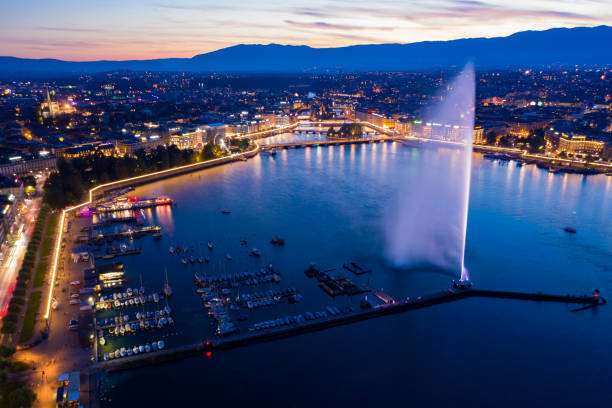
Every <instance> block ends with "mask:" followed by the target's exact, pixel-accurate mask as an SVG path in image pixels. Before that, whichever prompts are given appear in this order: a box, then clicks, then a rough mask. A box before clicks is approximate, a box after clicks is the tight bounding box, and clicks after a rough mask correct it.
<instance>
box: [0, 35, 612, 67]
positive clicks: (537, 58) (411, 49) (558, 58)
mask: <svg viewBox="0 0 612 408" xmlns="http://www.w3.org/2000/svg"><path fill="white" fill-rule="evenodd" d="M610 44H612V27H610V26H598V27H577V28H553V29H550V30H545V31H522V32H518V33H515V34H512V35H510V36H508V37H495V38H466V39H459V40H452V41H423V42H417V43H411V44H373V45H355V46H350V47H339V48H312V47H308V46H305V45H300V46H292V45H278V44H268V45H260V44H248V45H245V44H241V45H236V46H233V47H228V48H223V49H220V50H217V51H213V52H209V53H206V54H200V55H196V56H194V57H192V58H169V59H153V60H132V61H89V62H71V61H61V60H55V59H24V58H15V57H0V74H3V76H6V75H12V74H34V75H37V76H42V75H45V76H52V75H65V74H68V73H95V72H106V71H116V70H133V71H142V70H151V71H191V72H228V73H247V72H253V73H296V72H322V73H324V72H339V71H345V72H359V71H413V70H427V69H433V68H448V67H453V66H459V65H462V64H464V63H465V62H467V61H473V62H474V63H475V65H476V67H477V68H479V69H484V68H486V69H490V68H512V67H526V66H529V67H536V66H545V65H556V66H573V65H583V64H586V65H606V64H612V53H611V52H610Z"/></svg>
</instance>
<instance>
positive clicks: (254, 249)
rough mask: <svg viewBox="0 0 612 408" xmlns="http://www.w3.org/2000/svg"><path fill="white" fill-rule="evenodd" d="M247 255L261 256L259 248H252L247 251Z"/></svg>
mask: <svg viewBox="0 0 612 408" xmlns="http://www.w3.org/2000/svg"><path fill="white" fill-rule="evenodd" d="M249 255H251V256H254V257H255V258H259V257H260V256H261V253H260V252H259V249H257V248H252V249H251V252H249Z"/></svg>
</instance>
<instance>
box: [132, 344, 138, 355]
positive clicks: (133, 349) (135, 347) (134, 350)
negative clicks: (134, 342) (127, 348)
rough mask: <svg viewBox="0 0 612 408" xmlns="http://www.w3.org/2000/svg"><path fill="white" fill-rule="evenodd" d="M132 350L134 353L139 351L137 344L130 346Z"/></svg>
mask: <svg viewBox="0 0 612 408" xmlns="http://www.w3.org/2000/svg"><path fill="white" fill-rule="evenodd" d="M132 352H133V353H134V354H138V353H140V349H138V346H134V347H133V348H132Z"/></svg>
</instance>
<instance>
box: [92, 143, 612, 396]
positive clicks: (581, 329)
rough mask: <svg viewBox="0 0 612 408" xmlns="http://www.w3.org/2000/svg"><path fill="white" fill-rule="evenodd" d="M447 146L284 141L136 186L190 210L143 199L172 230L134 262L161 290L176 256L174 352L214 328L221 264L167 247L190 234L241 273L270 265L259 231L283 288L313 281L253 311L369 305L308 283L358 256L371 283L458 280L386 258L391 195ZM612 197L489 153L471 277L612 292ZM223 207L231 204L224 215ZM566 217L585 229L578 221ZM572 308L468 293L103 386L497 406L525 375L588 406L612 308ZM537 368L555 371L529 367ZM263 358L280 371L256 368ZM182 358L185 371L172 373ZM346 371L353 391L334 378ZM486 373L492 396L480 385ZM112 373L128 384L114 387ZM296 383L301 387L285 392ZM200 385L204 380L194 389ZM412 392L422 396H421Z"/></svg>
mask: <svg viewBox="0 0 612 408" xmlns="http://www.w3.org/2000/svg"><path fill="white" fill-rule="evenodd" d="M446 155H447V153H446V152H445V151H444V150H440V151H437V152H436V151H432V150H424V149H413V148H409V147H406V146H402V145H400V144H397V143H394V144H380V145H366V146H344V147H341V146H339V147H319V148H307V149H300V150H290V151H286V150H281V151H279V152H278V153H277V155H276V156H275V157H267V156H258V157H256V158H255V159H252V160H250V161H248V162H240V163H235V164H231V165H228V166H222V167H217V168H214V169H210V170H206V171H203V172H198V173H192V174H189V175H185V176H181V177H176V178H172V179H168V180H164V181H160V182H156V183H152V184H150V185H147V186H143V187H140V188H137V190H136V192H135V193H136V194H137V195H138V196H143V197H153V196H157V195H161V194H165V195H168V196H170V197H172V198H173V199H175V200H176V201H177V203H178V205H177V206H175V207H172V208H170V207H159V208H157V209H151V210H146V211H145V213H146V214H149V215H150V218H151V221H152V223H155V224H159V225H161V226H162V227H163V229H164V238H163V239H162V240H161V241H150V240H148V239H144V240H142V241H141V242H142V245H143V255H140V256H135V257H126V258H124V259H122V260H123V261H124V262H125V265H126V269H127V275H128V277H130V278H132V279H134V280H137V279H138V275H139V274H140V273H142V275H143V281H144V284H145V286H146V287H148V288H150V289H160V288H161V286H162V284H163V280H164V278H163V268H164V267H167V268H168V270H169V280H170V284H171V285H172V287H173V289H174V295H173V298H171V300H170V304H171V306H172V308H173V316H174V318H175V321H176V324H175V327H173V328H172V329H168V330H167V331H166V332H164V334H163V335H164V336H165V337H164V338H165V339H166V344H167V345H168V346H170V347H172V346H176V345H180V344H186V343H188V342H193V341H197V340H201V339H202V338H204V337H206V336H208V335H210V334H211V332H212V329H213V327H212V326H211V325H210V324H209V322H208V317H207V316H206V315H205V311H204V310H203V309H202V307H201V302H200V300H199V298H198V297H197V295H196V294H195V288H194V285H193V271H194V270H198V269H203V268H206V266H199V265H197V264H196V265H194V266H191V265H187V266H185V265H182V264H181V263H180V262H179V260H178V259H177V257H172V256H171V255H170V254H169V252H168V247H169V246H170V245H176V244H177V243H179V244H180V245H195V246H196V248H198V246H199V243H200V242H203V243H204V244H205V243H206V241H207V240H209V239H212V240H214V242H215V249H214V254H215V255H214V256H215V258H213V262H212V263H211V265H210V266H209V268H212V269H216V270H217V271H219V270H225V271H227V272H230V271H233V270H235V271H241V270H243V269H244V268H245V267H247V266H248V265H251V266H252V267H253V266H255V265H258V264H261V263H262V261H261V260H260V261H256V260H254V259H252V258H251V257H248V256H247V255H246V253H247V252H248V249H247V248H241V246H240V245H239V240H240V238H242V237H245V238H246V239H248V241H249V246H248V248H250V247H252V246H256V247H258V248H259V249H260V250H261V251H262V258H263V259H265V262H273V263H274V264H275V266H277V267H278V268H279V269H280V270H281V277H282V286H283V287H290V286H295V287H298V288H299V290H300V292H301V293H302V294H303V295H304V299H303V300H302V302H300V303H299V304H297V305H288V304H283V305H279V306H278V308H276V307H275V308H271V309H267V310H263V311H261V312H259V311H257V312H253V313H250V316H249V319H250V320H253V321H257V319H258V318H262V317H264V316H274V315H286V314H287V313H291V312H292V311H294V310H295V311H298V312H301V311H304V310H315V309H316V308H317V307H320V306H323V305H327V304H331V305H339V306H340V305H344V304H352V305H353V306H358V301H359V299H360V298H359V297H354V298H353V299H352V300H351V299H349V298H346V297H342V298H336V299H335V300H332V299H331V298H329V297H328V296H327V295H326V294H324V293H323V292H322V291H321V290H320V289H319V288H317V287H316V285H315V284H314V283H313V282H312V281H309V280H308V279H307V278H306V277H305V276H304V274H303V270H304V269H305V268H306V267H307V266H308V263H309V262H310V261H317V262H319V263H320V264H324V265H331V266H334V267H341V265H342V263H343V262H347V261H356V262H358V263H360V264H364V265H367V266H368V267H371V268H372V269H373V273H372V274H369V275H365V276H362V277H360V278H359V280H361V281H363V282H364V283H369V284H370V285H371V286H372V288H374V289H379V288H384V289H385V291H386V292H387V293H389V294H390V295H392V296H396V297H398V298H400V297H402V296H418V295H420V294H423V293H428V292H432V291H436V290H439V289H440V288H442V287H446V286H447V285H448V284H449V282H450V279H451V277H450V276H448V275H445V274H440V273H435V272H432V271H410V272H407V271H400V270H394V269H392V268H389V267H388V266H386V265H387V264H386V262H385V260H384V256H383V254H384V246H385V238H384V231H383V225H384V222H385V217H386V214H388V208H387V206H388V203H389V202H390V201H391V198H392V197H393V194H394V192H395V191H396V190H397V188H398V186H399V185H400V184H401V183H402V182H403V180H405V178H406V177H412V176H414V175H415V174H416V173H417V170H419V169H426V168H427V165H428V163H430V162H431V161H432V160H440V159H444V158H446ZM416 195H418V192H415V196H416ZM611 197H612V178H610V177H606V176H589V177H582V176H578V175H564V174H550V173H548V172H546V171H543V170H540V169H537V168H536V167H535V166H523V167H521V168H517V167H515V163H513V162H511V163H510V164H507V165H506V164H503V165H502V164H499V163H497V162H495V163H492V162H490V161H488V160H485V159H483V158H482V156H480V155H475V156H474V164H473V176H472V193H471V205H470V220H469V224H468V225H469V229H468V248H467V257H466V263H467V265H468V267H469V268H470V270H471V272H472V279H473V280H474V282H476V284H477V285H478V286H479V287H486V288H497V289H514V290H527V291H529V290H531V291H538V290H542V291H550V292H557V293H566V292H567V291H568V290H570V291H572V292H573V291H576V292H589V291H591V290H592V289H594V288H595V287H598V288H599V289H600V290H601V291H602V293H604V294H608V293H612V282H611V281H610V278H609V276H608V275H609V273H610V264H611V259H610V258H611V255H610V254H611V253H612V241H610V236H611V231H610V225H612V220H611V215H610V213H611V211H610V205H611V199H612V198H611ZM221 209H229V210H231V211H232V213H231V214H221V212H220V210H221ZM568 225H569V226H573V227H575V228H576V229H577V230H578V234H576V235H569V234H567V233H565V232H564V231H563V227H565V226H568ZM274 235H279V236H282V237H283V238H284V239H285V240H286V242H287V244H286V245H285V247H284V248H278V247H273V246H272V245H270V244H269V242H268V241H269V240H270V238H272V237H273V236H274ZM197 251H199V249H198V250H197ZM226 253H231V255H232V257H233V260H232V261H231V262H230V261H226V260H225V259H224V256H225V254H226ZM349 275H350V274H349ZM351 278H352V276H351ZM491 305H495V308H491V307H490V306H491ZM571 308H572V307H571V306H565V305H556V304H539V303H530V302H512V301H501V300H481V299H474V300H467V301H463V302H460V303H456V304H450V305H443V306H439V307H436V308H432V309H427V310H422V311H417V312H411V313H408V314H405V315H400V316H391V317H385V318H381V319H376V320H373V321H368V322H363V323H359V324H355V325H352V326H346V327H342V328H336V329H332V330H328V331H325V332H320V333H316V334H310V335H305V336H301V337H297V338H293V339H289V340H282V341H278V342H273V343H268V344H261V345H255V346H252V347H248V348H244V349H238V350H233V351H229V352H225V353H218V354H214V355H213V356H212V358H210V359H205V360H202V359H190V360H185V361H182V362H179V363H177V364H174V365H169V366H163V367H151V368H144V369H139V370H135V371H131V372H126V373H123V374H113V375H111V376H109V377H106V378H105V379H104V381H103V390H105V391H106V392H105V398H111V399H112V401H113V403H116V402H120V403H123V404H126V405H128V404H135V403H136V401H139V402H141V403H142V402H143V401H148V402H151V403H152V402H153V401H155V402H157V403H159V402H162V401H163V402H164V403H170V402H171V401H177V400H178V401H179V402H181V403H184V404H188V403H191V404H194V403H197V401H201V399H200V397H202V396H201V395H200V393H199V392H196V391H195V390H198V389H211V390H213V389H216V390H220V391H222V392H219V393H208V392H206V397H205V400H206V401H208V402H209V403H222V402H223V401H226V399H227V398H228V397H227V396H226V395H225V394H227V393H229V392H231V390H232V389H233V388H234V387H236V386H237V384H239V385H240V387H241V389H242V390H243V392H242V393H240V394H238V395H235V396H233V397H232V402H234V403H249V402H252V403H256V404H263V403H268V404H271V405H273V406H275V405H286V404H285V403H286V402H287V401H290V402H292V403H291V404H293V405H297V406H305V405H309V404H315V403H323V401H327V402H329V400H330V398H331V400H332V401H337V402H349V403H353V404H357V405H362V404H363V403H364V402H372V403H373V402H374V401H378V402H380V401H381V400H380V398H381V394H382V395H384V396H383V397H382V398H383V401H384V402H388V403H392V402H397V401H400V400H401V401H409V402H415V403H424V402H425V401H431V402H433V403H438V404H443V402H444V400H445V399H446V398H447V397H448V396H449V395H450V394H449V393H453V395H454V396H455V397H458V398H462V397H461V395H465V401H464V402H466V403H467V402H468V401H479V402H482V403H484V402H485V401H487V400H488V397H489V396H491V395H498V394H499V393H504V392H507V390H509V389H512V388H516V387H520V386H521V384H529V386H530V390H531V392H534V393H536V394H535V395H536V397H537V396H538V395H539V394H538V393H541V395H542V397H543V396H544V395H549V394H550V393H552V392H553V389H554V390H556V392H557V395H563V396H564V401H566V402H567V401H569V400H571V398H569V397H570V396H571V395H581V400H582V401H584V395H589V394H592V393H593V392H595V391H596V390H597V392H598V393H599V394H598V398H601V392H602V391H601V389H602V388H601V387H603V383H602V381H605V380H604V378H605V377H606V376H605V375H604V376H601V373H602V372H605V370H609V368H608V367H609V365H610V363H611V361H610V357H609V354H608V353H607V352H605V350H606V349H607V347H608V346H607V345H608V344H609V343H608V341H609V339H610V338H612V329H610V328H608V327H606V326H605V325H602V322H603V321H607V320H609V317H610V314H609V313H610V312H609V311H608V309H609V308H608V307H604V308H601V309H598V310H597V311H596V312H582V313H578V314H575V313H571V312H570V310H571ZM487 328H488V329H487ZM585 332H588V333H589V334H588V335H587V336H585V335H584V333H585ZM578 338H580V340H581V341H582V342H584V346H585V347H586V348H588V349H590V350H592V351H594V353H592V354H589V355H583V357H582V358H581V360H580V361H574V360H570V361H568V359H566V358H561V356H564V355H571V353H572V352H573V350H574V347H575V346H574V344H575V342H576V341H577V339H578ZM127 339H129V341H133V340H132V338H131V337H127V338H126V340H127ZM457 351H460V352H457ZM509 355H512V356H513V358H511V359H510V358H508V356H509ZM585 359H586V360H585ZM466 363H469V366H470V367H471V368H470V369H468V368H467V367H466V365H465V364H466ZM524 364H536V365H538V366H539V367H540V369H539V371H538V372H534V371H530V372H526V371H525V370H524V366H523V365H524ZM264 365H265V366H267V367H268V368H269V369H267V370H261V369H258V368H257V367H261V366H264ZM500 367H503V369H501V368H500ZM178 370H180V373H181V375H175V373H177V372H178ZM281 373H283V374H281ZM340 377H343V378H344V379H345V382H344V383H345V386H344V387H345V388H347V390H348V396H347V395H346V394H345V393H338V392H337V390H335V386H334V384H335V381H336V380H337V379H338V378H340ZM509 379H511V380H509ZM153 381H163V384H164V389H163V390H162V389H160V390H159V392H158V391H155V390H153V389H148V387H146V384H147V383H150V382H153ZM514 381H515V382H514ZM485 382H486V384H487V392H490V394H487V393H486V392H485V393H484V394H483V393H482V384H483V383H485ZM570 382H571V385H572V387H573V391H576V390H578V391H579V392H576V393H575V394H574V392H573V391H572V394H571V395H570V394H569V392H570V391H568V394H563V393H561V394H559V391H558V390H559V387H560V385H563V384H567V386H568V387H567V388H568V390H569V388H570V387H569V385H570ZM111 384H121V386H120V387H119V388H115V389H114V390H109V389H110V385H111ZM271 384H274V387H272V389H276V388H278V387H281V391H280V393H281V395H280V396H277V397H276V398H277V399H274V401H270V400H269V392H268V391H269V389H270V385H271ZM284 384H285V385H286V386H287V387H289V386H290V384H304V387H303V389H302V387H298V388H299V389H296V388H295V387H293V386H292V387H291V389H290V391H289V390H287V391H282V387H283V386H284ZM400 384H401V387H400ZM439 384H444V386H443V387H440V386H439ZM373 386H375V387H376V393H375V394H376V395H373V393H372V387H373ZM185 387H189V388H188V389H191V390H192V391H190V392H182V391H183V390H184V389H185ZM310 388H314V389H316V390H320V391H321V393H320V394H319V393H313V392H310V391H309V389H310ZM535 388H537V389H535ZM138 389H143V390H144V389H147V391H146V392H145V391H137V390H138ZM300 389H301V390H300ZM441 389H442V390H443V392H441ZM400 390H401V391H400ZM405 390H408V391H412V392H409V394H408V396H407V395H406V394H405ZM417 391H418V392H417ZM459 391H461V392H459ZM323 395H324V396H325V397H323ZM510 395H511V398H507V399H506V400H505V401H504V402H506V403H507V404H508V405H512V404H517V403H520V402H521V401H522V399H521V397H520V395H516V394H514V393H512V394H510ZM532 397H533V395H532ZM202 398H204V397H202ZM474 398H476V400H474ZM478 398H482V399H480V400H479V399H478ZM568 398H569V399H568ZM587 400H588V398H587ZM105 401H108V399H105V400H103V404H104V402H105ZM275 401H276V402H275ZM497 402H498V403H499V401H497ZM291 404H290V405H291ZM502 405H503V403H502Z"/></svg>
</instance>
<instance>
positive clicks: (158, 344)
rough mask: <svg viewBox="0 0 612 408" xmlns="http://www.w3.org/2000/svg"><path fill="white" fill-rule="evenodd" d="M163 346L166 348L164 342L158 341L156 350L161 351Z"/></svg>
mask: <svg viewBox="0 0 612 408" xmlns="http://www.w3.org/2000/svg"><path fill="white" fill-rule="evenodd" d="M165 346H166V343H164V341H163V340H159V341H158V342H157V348H158V349H160V350H162V349H163V348H164V347H165Z"/></svg>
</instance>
